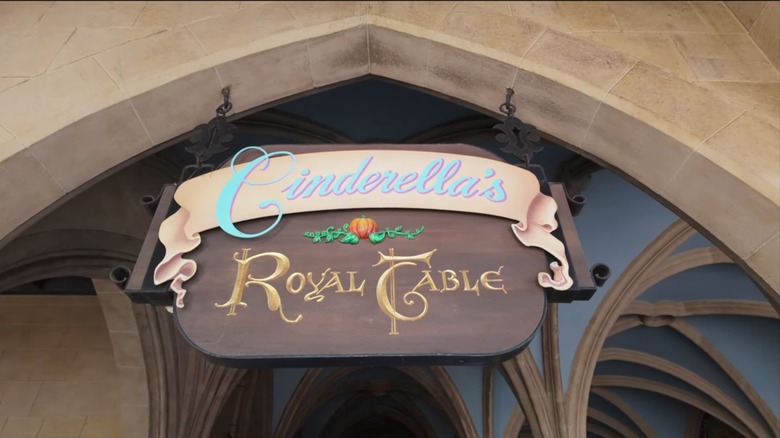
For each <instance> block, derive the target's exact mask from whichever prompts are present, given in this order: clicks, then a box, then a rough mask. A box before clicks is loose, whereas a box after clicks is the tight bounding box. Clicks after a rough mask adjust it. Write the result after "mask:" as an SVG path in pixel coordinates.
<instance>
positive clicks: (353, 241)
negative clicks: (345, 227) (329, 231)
mask: <svg viewBox="0 0 780 438" xmlns="http://www.w3.org/2000/svg"><path fill="white" fill-rule="evenodd" d="M340 242H341V243H348V244H350V245H357V244H358V243H360V238H359V237H358V236H357V235H356V234H353V233H347V234H346V235H345V236H344V238H343V239H341V240H340Z"/></svg>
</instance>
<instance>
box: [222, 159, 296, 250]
mask: <svg viewBox="0 0 780 438" xmlns="http://www.w3.org/2000/svg"><path fill="white" fill-rule="evenodd" d="M248 150H256V151H260V152H262V153H263V155H262V156H260V157H258V158H255V159H254V160H252V161H251V162H249V164H247V165H246V166H245V167H244V168H243V169H241V170H240V171H238V172H236V168H235V162H236V158H238V157H239V156H240V155H241V154H242V153H243V152H245V151H248ZM278 156H288V157H290V158H292V164H290V167H289V168H288V169H287V171H286V172H284V173H283V174H282V175H281V176H279V177H277V178H275V179H272V180H269V181H260V182H252V181H247V177H248V176H249V174H251V173H252V172H254V170H255V169H258V168H260V170H265V169H267V168H268V165H269V162H270V159H271V158H272V157H278ZM294 168H295V155H293V154H292V153H291V152H287V151H279V152H271V153H270V154H269V153H268V152H266V151H265V149H263V148H261V147H258V146H249V147H245V148H244V149H241V150H240V151H238V153H237V154H236V155H234V156H233V159H232V160H230V171H231V172H233V177H232V178H230V179H229V180H228V182H227V183H226V184H225V187H224V188H223V189H222V193H220V195H219V199H217V223H219V227H220V228H222V230H223V231H225V232H226V233H228V234H230V235H231V236H234V237H240V238H242V239H251V238H253V237H260V236H262V235H263V234H265V233H267V232H269V231H271V230H273V229H274V227H276V225H277V224H278V223H279V221H280V220H282V213H283V212H282V205H281V204H280V203H279V202H278V201H274V200H270V199H265V200H263V201H262V202H260V204H258V206H259V207H260V208H262V209H266V208H268V207H276V209H277V210H278V211H277V214H276V221H274V223H273V224H271V225H270V226H269V227H268V228H266V229H265V230H263V231H260V232H258V233H253V234H247V233H244V232H242V231H241V230H239V229H238V228H236V225H235V224H234V223H233V202H234V201H235V199H236V196H238V191H239V190H240V189H241V186H242V185H244V184H249V185H252V186H265V185H269V184H273V183H275V182H278V181H280V180H282V179H284V178H285V177H286V176H287V175H289V174H290V172H292V171H293V169H294Z"/></svg>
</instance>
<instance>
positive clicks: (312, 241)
mask: <svg viewBox="0 0 780 438" xmlns="http://www.w3.org/2000/svg"><path fill="white" fill-rule="evenodd" d="M321 240H322V239H321V238H320V236H314V237H312V239H311V243H320V241H321Z"/></svg>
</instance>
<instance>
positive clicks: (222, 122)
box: [140, 87, 236, 214]
mask: <svg viewBox="0 0 780 438" xmlns="http://www.w3.org/2000/svg"><path fill="white" fill-rule="evenodd" d="M232 109H233V103H232V102H231V101H230V87H225V88H223V89H222V104H221V105H220V106H218V107H217V109H216V110H215V115H214V118H212V119H211V120H209V121H208V122H207V123H203V124H201V125H198V126H196V127H195V128H194V129H193V132H192V134H191V135H190V137H189V141H190V143H192V146H187V147H186V148H184V149H185V150H186V151H187V152H189V153H191V154H192V155H193V156H194V157H195V163H193V164H189V165H187V166H184V168H183V169H182V170H181V175H180V176H179V181H178V182H176V185H177V186H178V185H179V184H181V183H183V182H184V181H187V180H188V179H191V178H193V177H195V176H197V175H200V174H203V173H206V172H211V171H212V170H214V165H213V164H209V163H207V162H206V161H208V159H209V158H211V157H212V156H213V155H214V154H218V153H220V152H224V151H226V150H228V147H227V146H226V145H225V144H226V143H228V142H230V141H231V140H233V131H235V130H236V126H235V125H233V124H232V123H230V122H228V120H227V113H229V112H230V111H231V110H232ZM161 195H162V191H161V192H160V193H158V194H157V196H153V195H144V196H142V197H141V200H140V202H141V205H143V206H144V207H145V208H146V209H147V210H149V212H150V213H152V214H154V211H155V210H156V209H157V205H158V204H159V202H160V196H161Z"/></svg>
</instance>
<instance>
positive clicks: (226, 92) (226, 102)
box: [217, 87, 233, 117]
mask: <svg viewBox="0 0 780 438" xmlns="http://www.w3.org/2000/svg"><path fill="white" fill-rule="evenodd" d="M232 109H233V103H232V102H231V101H230V87H225V88H223V89H222V105H220V106H218V107H217V116H222V117H224V116H225V114H227V113H228V112H230V110H232Z"/></svg>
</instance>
